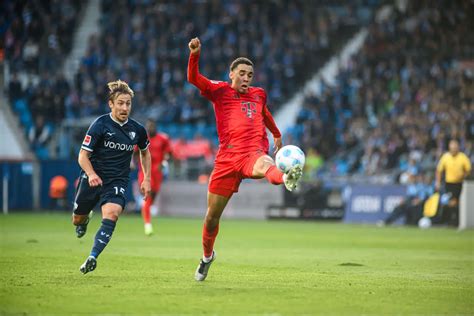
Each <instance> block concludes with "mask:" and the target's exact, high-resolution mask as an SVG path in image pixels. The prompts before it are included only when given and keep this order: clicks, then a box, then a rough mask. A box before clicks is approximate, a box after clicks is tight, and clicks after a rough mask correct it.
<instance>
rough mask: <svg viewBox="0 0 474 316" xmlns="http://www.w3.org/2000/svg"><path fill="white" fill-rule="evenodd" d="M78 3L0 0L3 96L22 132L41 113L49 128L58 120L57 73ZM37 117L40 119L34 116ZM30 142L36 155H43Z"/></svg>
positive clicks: (61, 103) (64, 91)
mask: <svg viewBox="0 0 474 316" xmlns="http://www.w3.org/2000/svg"><path fill="white" fill-rule="evenodd" d="M82 5H83V3H82V2H81V1H71V0H68V1H58V0H50V1H2V4H1V13H0V21H1V24H0V25H1V27H0V30H1V37H2V39H3V40H2V46H3V47H2V50H3V52H4V56H5V61H6V63H7V64H8V71H9V73H10V74H11V75H10V76H9V80H8V84H7V94H8V98H9V101H10V104H11V106H12V109H13V110H14V112H15V113H16V114H17V115H18V118H19V121H20V122H21V124H22V126H23V128H24V132H25V135H28V134H30V131H32V130H33V129H37V128H38V126H35V118H36V117H43V120H44V121H45V124H46V125H47V126H48V128H49V129H51V131H53V130H54V127H55V126H56V125H57V124H59V123H60V122H61V121H62V119H63V118H64V113H65V108H66V107H65V106H66V105H67V98H68V94H69V92H70V84H69V83H68V82H67V81H66V79H65V78H64V75H63V74H61V73H60V72H58V71H57V69H60V68H59V67H58V66H59V65H61V63H62V62H63V60H64V59H65V57H66V56H67V54H68V53H69V52H70V50H71V48H72V37H71V34H73V33H74V29H75V27H76V24H77V22H78V20H79V16H80V12H81V7H82ZM40 120H42V119H40ZM37 145H38V144H37V143H32V149H33V150H35V152H36V154H37V156H38V157H39V158H47V157H49V150H48V148H47V147H46V146H45V145H46V144H42V145H41V146H37Z"/></svg>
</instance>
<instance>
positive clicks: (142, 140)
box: [137, 126, 150, 151]
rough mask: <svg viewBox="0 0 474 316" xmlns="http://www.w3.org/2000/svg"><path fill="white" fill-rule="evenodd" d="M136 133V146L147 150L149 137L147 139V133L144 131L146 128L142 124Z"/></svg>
mask: <svg viewBox="0 0 474 316" xmlns="http://www.w3.org/2000/svg"><path fill="white" fill-rule="evenodd" d="M138 135H139V137H138V143H137V146H138V148H139V149H140V150H141V151H144V150H147V149H148V146H150V139H148V134H147V133H146V129H145V128H144V127H143V126H140V127H139V128H138Z"/></svg>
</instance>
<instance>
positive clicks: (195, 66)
mask: <svg viewBox="0 0 474 316" xmlns="http://www.w3.org/2000/svg"><path fill="white" fill-rule="evenodd" d="M188 47H189V51H190V54H189V61H188V81H189V82H190V83H192V84H193V85H195V86H196V87H197V88H198V89H199V90H201V91H205V90H206V89H207V88H208V87H209V86H210V85H211V82H210V80H209V79H207V78H206V77H204V76H203V75H201V74H200V73H199V55H200V53H201V42H200V41H199V38H197V37H195V38H193V39H191V41H189V44H188Z"/></svg>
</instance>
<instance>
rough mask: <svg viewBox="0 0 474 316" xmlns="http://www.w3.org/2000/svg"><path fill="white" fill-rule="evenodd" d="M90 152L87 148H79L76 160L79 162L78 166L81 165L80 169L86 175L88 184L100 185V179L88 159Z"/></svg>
mask: <svg viewBox="0 0 474 316" xmlns="http://www.w3.org/2000/svg"><path fill="white" fill-rule="evenodd" d="M89 156H90V152H88V151H87V150H84V149H81V151H79V157H78V159H77V161H78V162H79V166H81V168H82V170H84V172H85V173H86V175H87V178H88V179H89V186H91V187H96V186H99V185H102V179H101V178H100V177H99V176H98V175H97V173H95V171H94V167H92V163H91V161H90V159H89Z"/></svg>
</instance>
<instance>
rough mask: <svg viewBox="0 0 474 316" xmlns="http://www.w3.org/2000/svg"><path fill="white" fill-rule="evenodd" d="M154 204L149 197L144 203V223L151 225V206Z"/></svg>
mask: <svg viewBox="0 0 474 316" xmlns="http://www.w3.org/2000/svg"><path fill="white" fill-rule="evenodd" d="M152 204H153V199H152V198H151V197H148V198H147V199H146V200H145V201H144V202H143V206H142V217H143V221H144V222H145V224H149V223H151V215H150V208H151V205H152Z"/></svg>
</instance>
